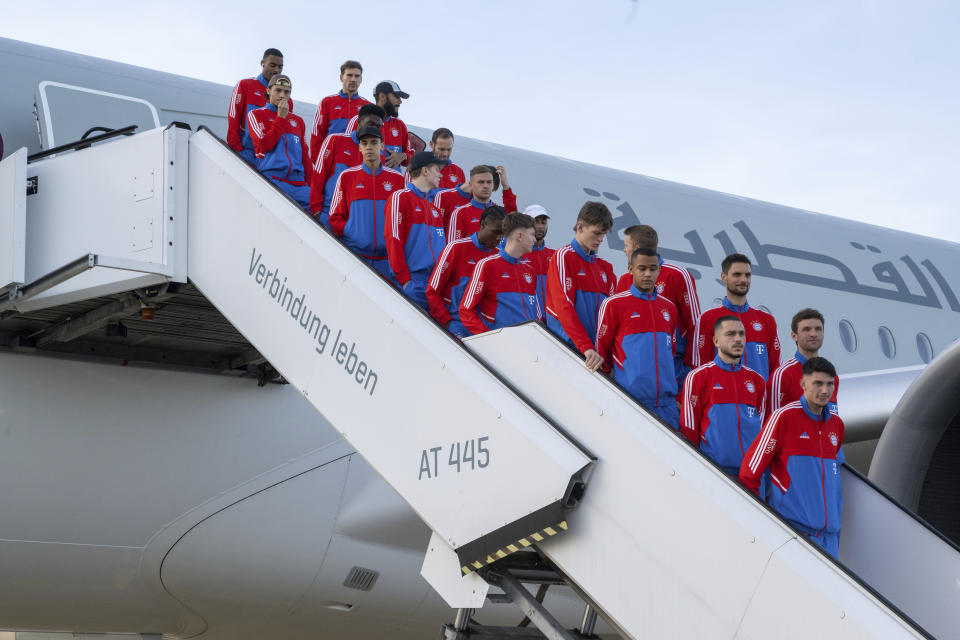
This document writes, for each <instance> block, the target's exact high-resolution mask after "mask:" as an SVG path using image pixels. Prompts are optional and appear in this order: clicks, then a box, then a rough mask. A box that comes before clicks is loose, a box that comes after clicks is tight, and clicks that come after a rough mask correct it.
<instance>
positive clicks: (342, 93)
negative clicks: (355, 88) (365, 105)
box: [337, 89, 360, 100]
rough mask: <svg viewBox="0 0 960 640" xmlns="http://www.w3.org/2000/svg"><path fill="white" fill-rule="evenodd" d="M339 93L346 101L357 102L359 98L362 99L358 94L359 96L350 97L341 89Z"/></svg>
mask: <svg viewBox="0 0 960 640" xmlns="http://www.w3.org/2000/svg"><path fill="white" fill-rule="evenodd" d="M337 93H339V94H340V97H341V98H343V99H344V100H356V99H357V98H359V97H360V94H359V93H357V94H354V96H353V97H352V98H351V97H350V96H348V95H347V94H346V93H345V92H344V90H343V89H340V91H338V92H337Z"/></svg>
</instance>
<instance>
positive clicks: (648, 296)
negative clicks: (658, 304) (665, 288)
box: [630, 284, 657, 300]
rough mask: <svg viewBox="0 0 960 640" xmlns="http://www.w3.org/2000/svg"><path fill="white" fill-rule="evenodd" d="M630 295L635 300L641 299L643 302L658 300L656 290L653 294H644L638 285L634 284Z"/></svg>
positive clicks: (631, 286)
mask: <svg viewBox="0 0 960 640" xmlns="http://www.w3.org/2000/svg"><path fill="white" fill-rule="evenodd" d="M630 295H632V296H633V297H634V298H640V299H641V300H656V299H657V290H656V288H654V290H653V291H652V292H651V293H644V292H643V291H640V289H637V285H635V284H632V285H630Z"/></svg>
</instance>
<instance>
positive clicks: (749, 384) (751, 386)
mask: <svg viewBox="0 0 960 640" xmlns="http://www.w3.org/2000/svg"><path fill="white" fill-rule="evenodd" d="M756 390H757V388H756V387H755V386H754V385H753V383H752V382H750V381H749V380H747V391H749V392H750V393H753V392H754V391H756Z"/></svg>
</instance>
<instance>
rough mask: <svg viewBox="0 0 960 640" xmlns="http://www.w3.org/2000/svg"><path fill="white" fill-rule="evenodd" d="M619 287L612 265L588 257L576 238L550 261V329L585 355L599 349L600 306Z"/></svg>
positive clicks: (595, 257) (546, 304) (548, 309)
mask: <svg viewBox="0 0 960 640" xmlns="http://www.w3.org/2000/svg"><path fill="white" fill-rule="evenodd" d="M616 284H617V283H616V276H614V275H613V267H611V266H610V263H609V262H607V261H606V260H603V259H602V258H598V257H597V254H595V253H591V254H587V252H586V251H584V250H583V247H581V246H580V245H579V243H577V240H576V238H574V239H573V240H572V241H571V242H570V244H568V245H566V246H565V247H561V248H560V249H557V251H556V252H555V253H554V254H553V257H551V258H550V265H549V267H548V270H547V284H546V286H545V287H544V293H545V295H546V300H545V306H546V311H547V328H548V329H550V330H551V331H552V332H553V333H555V334H556V335H557V337H559V338H560V339H561V340H564V341H565V342H569V343H570V344H572V345H573V346H574V347H576V348H577V349H578V350H579V351H580V352H581V353H586V352H587V351H589V350H590V349H593V348H595V346H594V343H593V341H594V339H595V338H596V336H597V317H598V316H599V315H600V303H602V302H603V301H604V300H606V299H607V297H609V296H612V295H613V294H614V289H615V287H616ZM671 349H672V348H671Z"/></svg>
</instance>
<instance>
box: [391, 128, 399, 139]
mask: <svg viewBox="0 0 960 640" xmlns="http://www.w3.org/2000/svg"><path fill="white" fill-rule="evenodd" d="M390 133H392V134H393V137H394V138H396V137H397V136H399V135H400V129H390Z"/></svg>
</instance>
